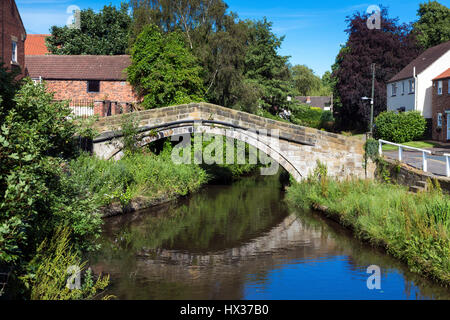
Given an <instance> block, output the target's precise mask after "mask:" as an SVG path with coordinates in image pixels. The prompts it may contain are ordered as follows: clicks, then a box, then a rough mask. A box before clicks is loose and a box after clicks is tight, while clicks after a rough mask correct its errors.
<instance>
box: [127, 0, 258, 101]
mask: <svg viewBox="0 0 450 320" xmlns="http://www.w3.org/2000/svg"><path fill="white" fill-rule="evenodd" d="M130 5H131V8H132V9H133V25H132V28H131V36H130V43H131V44H133V43H134V41H135V40H136V38H137V36H138V34H139V33H140V32H141V31H142V30H143V28H144V27H145V26H146V25H148V24H155V25H157V26H158V27H159V28H160V30H161V32H163V33H170V32H173V31H175V30H179V31H181V32H182V34H183V35H184V37H185V40H186V46H187V48H188V49H189V50H191V52H192V53H193V54H194V55H195V56H196V57H197V58H198V60H199V63H200V65H201V66H202V68H203V72H202V79H203V84H204V88H205V91H206V92H205V96H206V98H207V100H208V101H210V102H212V103H216V104H220V105H223V106H226V107H236V106H237V105H240V104H246V103H247V101H254V100H255V99H254V97H253V96H254V92H255V90H253V89H254V88H253V86H252V85H251V84H249V83H244V80H245V79H244V77H243V66H244V62H245V50H246V41H247V25H246V24H245V23H244V22H242V21H238V19H237V16H236V15H235V14H233V13H227V9H228V7H227V5H226V4H225V3H224V2H223V1H222V0H189V1H188V0H182V1H173V0H130ZM244 101H245V102H244Z"/></svg>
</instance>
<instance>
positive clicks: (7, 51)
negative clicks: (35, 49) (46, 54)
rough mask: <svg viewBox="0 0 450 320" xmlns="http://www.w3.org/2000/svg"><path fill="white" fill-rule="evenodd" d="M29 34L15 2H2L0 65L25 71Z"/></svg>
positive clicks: (12, 0) (0, 14)
mask: <svg viewBox="0 0 450 320" xmlns="http://www.w3.org/2000/svg"><path fill="white" fill-rule="evenodd" d="M26 37H27V33H26V31H25V27H24V25H23V22H22V18H21V17H20V13H19V10H18V9H17V5H16V2H15V1H14V0H1V1H0V41H1V50H0V63H2V62H3V63H4V66H5V67H7V68H8V69H14V68H20V70H21V71H22V72H24V70H25V68H24V67H25V52H24V50H25V39H26Z"/></svg>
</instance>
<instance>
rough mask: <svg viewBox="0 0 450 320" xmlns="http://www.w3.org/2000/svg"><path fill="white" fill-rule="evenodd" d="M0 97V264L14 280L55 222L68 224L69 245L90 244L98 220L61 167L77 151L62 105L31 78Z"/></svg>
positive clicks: (24, 270) (89, 246) (71, 125)
mask: <svg viewBox="0 0 450 320" xmlns="http://www.w3.org/2000/svg"><path fill="white" fill-rule="evenodd" d="M1 101H2V99H0V104H1V105H2V106H1V107H0V110H2V112H3V113H4V117H0V159H1V160H0V265H4V266H7V267H10V268H12V269H13V270H14V274H13V278H14V279H20V278H21V277H23V276H25V275H26V274H27V273H28V272H29V263H30V261H31V260H32V259H33V257H34V256H35V254H36V249H37V246H38V245H39V243H41V242H42V241H43V240H44V239H45V238H47V239H48V238H50V236H51V235H52V234H53V233H54V230H55V228H56V227H57V226H67V227H70V230H71V241H72V243H71V244H72V245H73V246H74V248H76V249H79V250H84V249H94V248H95V244H94V240H95V239H96V238H98V237H99V235H100V231H101V230H100V229H101V228H100V226H101V223H102V221H101V218H100V217H99V215H98V214H97V213H96V209H95V204H94V202H93V201H92V199H90V198H89V197H86V194H85V193H83V192H82V191H81V190H80V188H79V184H78V181H76V180H74V179H73V177H71V176H70V175H69V174H68V172H67V165H66V161H67V160H69V159H71V158H73V157H75V156H76V154H77V152H75V151H76V148H75V146H74V143H73V137H74V135H75V133H76V125H75V123H74V121H73V120H71V119H70V118H69V117H68V116H69V115H70V113H71V111H70V109H69V108H68V107H67V105H66V104H64V103H55V102H53V95H51V94H48V93H47V92H46V89H45V87H44V86H43V85H35V84H33V83H32V82H31V80H27V81H26V82H25V83H24V84H23V86H22V87H21V88H20V90H19V91H18V92H17V93H16V94H15V96H14V99H13V100H12V101H10V102H9V103H8V104H7V105H5V104H3V103H2V102H1ZM3 102H7V101H6V100H3ZM17 285H18V286H21V284H20V283H17ZM19 290H21V289H19Z"/></svg>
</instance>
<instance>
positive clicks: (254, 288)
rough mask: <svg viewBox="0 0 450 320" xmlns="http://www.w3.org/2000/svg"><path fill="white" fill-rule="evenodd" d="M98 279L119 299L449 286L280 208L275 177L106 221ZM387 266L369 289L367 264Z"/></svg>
mask: <svg viewBox="0 0 450 320" xmlns="http://www.w3.org/2000/svg"><path fill="white" fill-rule="evenodd" d="M104 240H105V241H104V242H105V243H104V246H103V250H102V252H101V253H100V254H99V255H98V256H96V257H92V258H91V260H90V261H91V265H92V268H93V270H94V271H95V272H96V273H99V272H103V273H109V274H111V278H112V286H111V290H110V292H108V293H110V294H114V295H116V296H118V297H119V298H121V299H416V298H421V299H430V298H447V299H448V298H450V294H449V292H448V290H447V289H443V288H440V287H439V286H437V285H434V284H431V283H429V282H428V281H426V280H424V279H423V278H421V277H419V276H416V275H413V274H410V273H409V272H408V271H407V270H406V268H405V267H404V266H403V264H402V263H400V262H398V261H396V260H394V259H392V258H390V257H388V256H386V255H385V254H384V253H382V252H379V251H377V250H374V249H372V248H369V247H366V246H365V245H362V244H361V243H359V241H356V240H354V239H353V237H352V236H351V235H350V234H348V232H347V231H345V230H343V229H342V228H340V227H339V226H337V225H336V224H334V223H332V222H329V221H326V220H325V219H320V218H319V217H318V215H317V214H314V213H312V212H294V210H293V209H291V208H289V207H288V206H287V205H286V204H285V202H284V201H283V192H282V191H281V189H280V185H279V182H278V179H277V177H266V178H260V177H257V178H248V179H244V180H242V181H239V182H237V183H235V184H234V185H232V186H210V187H208V188H207V189H205V190H203V191H202V192H200V193H199V194H197V195H194V196H193V197H191V198H190V199H187V200H184V201H181V203H178V204H176V205H173V204H172V205H167V206H162V207H159V208H157V209H154V210H152V211H151V212H147V213H145V212H143V213H135V214H131V215H128V216H122V217H116V218H112V219H110V220H108V222H107V225H106V227H105V236H104ZM373 264H375V265H378V266H380V267H381V269H382V273H383V278H382V289H383V290H382V291H370V290H368V289H367V286H366V281H367V278H368V276H369V275H368V274H366V269H367V267H368V266H369V265H373Z"/></svg>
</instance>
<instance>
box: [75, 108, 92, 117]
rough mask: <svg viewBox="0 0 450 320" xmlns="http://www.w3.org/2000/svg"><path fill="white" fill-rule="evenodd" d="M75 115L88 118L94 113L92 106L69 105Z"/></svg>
mask: <svg viewBox="0 0 450 320" xmlns="http://www.w3.org/2000/svg"><path fill="white" fill-rule="evenodd" d="M70 109H72V113H73V115H74V116H75V117H80V118H88V117H91V116H93V115H94V107H93V106H92V107H70Z"/></svg>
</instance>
